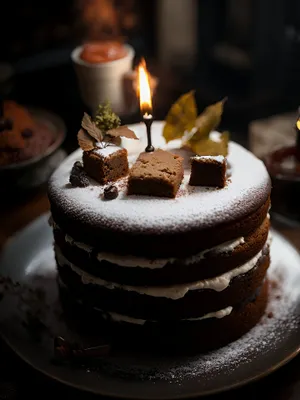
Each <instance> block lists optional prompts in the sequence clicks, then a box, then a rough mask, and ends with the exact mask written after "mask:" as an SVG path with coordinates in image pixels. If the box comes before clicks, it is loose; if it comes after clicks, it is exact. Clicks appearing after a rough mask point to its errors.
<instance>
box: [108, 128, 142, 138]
mask: <svg viewBox="0 0 300 400" xmlns="http://www.w3.org/2000/svg"><path fill="white" fill-rule="evenodd" d="M106 134H107V135H108V136H111V137H114V138H116V137H126V138H128V139H135V140H138V137H137V136H136V134H135V133H134V132H133V131H132V130H131V129H129V128H128V127H127V126H125V125H122V126H119V127H118V128H115V129H110V130H109V131H107V133H106Z"/></svg>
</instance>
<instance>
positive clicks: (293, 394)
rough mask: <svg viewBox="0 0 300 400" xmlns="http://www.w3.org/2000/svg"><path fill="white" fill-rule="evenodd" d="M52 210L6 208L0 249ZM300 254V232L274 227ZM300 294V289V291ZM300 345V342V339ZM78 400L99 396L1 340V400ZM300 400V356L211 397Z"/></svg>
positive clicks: (32, 204) (0, 217) (31, 204)
mask: <svg viewBox="0 0 300 400" xmlns="http://www.w3.org/2000/svg"><path fill="white" fill-rule="evenodd" d="M48 210H49V203H48V200H47V195H46V193H45V192H42V193H39V194H36V195H35V196H34V197H33V198H32V199H31V200H29V201H27V202H25V203H23V204H19V205H16V206H11V207H9V208H8V207H2V208H1V212H0V222H1V223H0V247H2V246H3V245H4V243H5V242H6V240H8V239H9V238H10V237H12V236H13V234H14V233H15V232H16V231H18V230H19V229H21V228H23V227H24V226H26V225H27V224H28V223H29V222H31V221H32V220H34V219H35V218H37V217H38V216H39V215H41V214H43V213H44V212H47V211H48ZM274 226H275V227H276V229H277V230H279V231H280V232H281V233H282V234H283V235H284V236H285V237H287V238H288V239H289V240H290V241H291V242H292V243H293V244H294V245H295V246H297V247H298V248H299V250H300V228H291V227H286V226H285V227H284V226H282V225H281V226H280V225H278V224H274ZM299 267H300V266H299ZM299 290H300V288H299ZM299 341H300V338H299ZM58 394H59V395H61V396H64V397H65V396H68V397H71V396H72V398H78V399H92V398H95V396H92V395H89V394H86V393H83V392H79V391H75V390H73V389H70V388H68V387H65V386H63V385H61V384H59V383H56V382H53V381H51V380H50V379H48V378H46V377H44V376H42V375H41V374H39V373H37V372H35V371H33V369H32V368H30V367H29V366H27V365H25V363H23V362H22V361H20V360H19V359H18V357H17V356H15V355H14V354H13V353H12V351H11V350H10V349H8V348H7V346H6V345H5V344H4V343H2V342H1V340H0V400H1V399H13V398H18V399H19V398H22V397H25V396H26V397H29V396H30V397H31V398H37V397H39V398H41V397H42V398H43V399H48V398H49V399H50V398H51V399H52V398H53V396H57V395H58ZM227 398H230V399H232V400H240V399H243V400H254V399H255V400H257V399H272V400H299V399H300V356H298V357H296V359H294V360H293V361H291V362H290V363H289V364H287V365H286V366H284V367H282V368H281V369H280V370H278V371H276V372H275V373H273V374H272V375H270V376H268V377H266V378H264V379H262V380H260V381H259V382H256V383H253V384H250V385H247V386H246V387H244V388H241V389H238V390H235V391H231V392H227V393H223V394H220V395H217V396H211V397H209V399H212V400H222V399H227Z"/></svg>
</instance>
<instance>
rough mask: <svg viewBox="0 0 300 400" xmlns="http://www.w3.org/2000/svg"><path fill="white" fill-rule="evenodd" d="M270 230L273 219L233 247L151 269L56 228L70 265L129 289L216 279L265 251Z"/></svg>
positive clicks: (157, 264)
mask: <svg viewBox="0 0 300 400" xmlns="http://www.w3.org/2000/svg"><path fill="white" fill-rule="evenodd" d="M269 226H270V222H269V219H268V218H266V219H265V220H264V222H263V223H262V225H261V226H260V227H259V228H258V229H256V230H254V231H253V232H251V233H250V234H249V235H248V236H246V237H242V238H237V240H236V241H233V243H231V242H230V243H228V242H227V243H225V244H224V245H223V247H221V246H219V247H218V248H213V249H211V250H209V249H208V250H206V251H205V252H204V253H200V254H198V255H194V257H189V258H186V259H177V260H176V259H171V260H170V261H169V262H168V260H167V259H165V260H164V259H162V260H161V261H159V260H153V264H152V265H151V260H148V263H149V265H148V266H145V265H147V264H146V263H147V259H145V260H144V259H138V258H136V259H135V258H130V257H128V260H127V259H126V260H124V257H123V256H119V258H118V257H116V256H115V255H106V254H103V253H101V252H99V250H98V249H97V248H90V247H89V246H85V244H82V243H77V244H76V242H74V241H73V240H72V238H71V237H70V236H69V235H65V234H64V233H63V232H62V231H61V230H60V229H58V228H57V227H54V238H55V242H56V243H57V245H58V246H59V248H60V249H61V252H62V253H63V255H64V256H65V257H66V258H67V259H68V260H69V261H71V262H72V263H74V264H75V265H77V266H78V267H80V268H81V269H82V270H84V271H86V272H89V273H90V274H92V275H94V276H98V277H100V278H102V279H105V280H107V281H114V282H119V283H122V284H128V285H146V286H161V285H171V284H176V283H185V282H193V281H196V280H200V279H207V278H212V277H215V276H218V275H221V274H224V273H225V272H227V271H229V270H231V269H233V268H235V267H237V266H240V265H242V264H244V263H245V262H247V261H248V260H250V259H251V258H253V257H254V256H255V255H256V254H257V253H258V252H259V251H260V250H261V249H262V248H263V246H264V244H265V242H266V240H267V237H268V232H269ZM222 249H223V250H222ZM105 257H106V258H108V260H110V261H108V260H105ZM109 257H110V258H109ZM100 260H101V261H100ZM113 260H116V262H115V263H114V262H113ZM117 262H119V263H120V264H121V265H118V263H117ZM130 262H131V264H130ZM143 262H144V264H143ZM122 263H123V264H122ZM139 264H142V265H143V266H138V265H139Z"/></svg>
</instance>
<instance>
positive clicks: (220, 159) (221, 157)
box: [193, 156, 225, 164]
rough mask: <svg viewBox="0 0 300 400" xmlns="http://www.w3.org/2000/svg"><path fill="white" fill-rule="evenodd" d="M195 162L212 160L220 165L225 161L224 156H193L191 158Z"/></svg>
mask: <svg viewBox="0 0 300 400" xmlns="http://www.w3.org/2000/svg"><path fill="white" fill-rule="evenodd" d="M193 158H194V159H196V160H213V161H217V162H218V163H222V164H223V162H224V161H225V157H224V156H195V157H193Z"/></svg>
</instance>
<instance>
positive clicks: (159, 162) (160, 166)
mask: <svg viewBox="0 0 300 400" xmlns="http://www.w3.org/2000/svg"><path fill="white" fill-rule="evenodd" d="M181 160H182V158H181V157H180V156H178V155H177V154H171V153H170V152H168V151H165V150H162V149H157V150H155V152H154V153H146V152H144V153H141V154H140V155H139V157H138V159H137V162H136V163H135V164H134V166H133V167H132V169H131V172H130V175H131V177H132V178H135V177H139V178H140V177H142V178H143V177H144V178H147V177H150V178H157V179H161V178H162V179H163V177H165V178H167V179H168V180H170V181H171V182H173V181H174V180H175V179H176V176H177V174H178V172H179V173H180V171H181V168H182V167H181V164H182V162H181Z"/></svg>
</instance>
